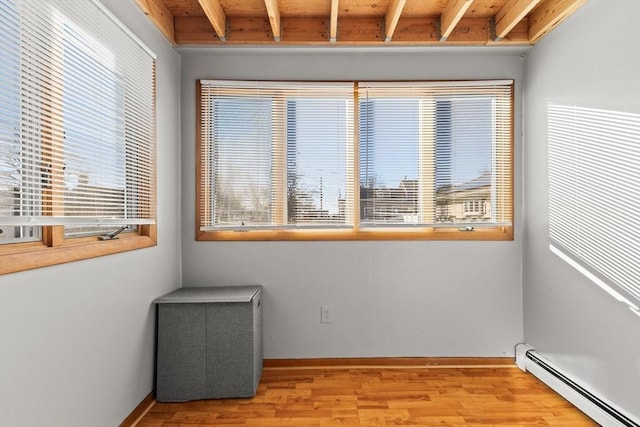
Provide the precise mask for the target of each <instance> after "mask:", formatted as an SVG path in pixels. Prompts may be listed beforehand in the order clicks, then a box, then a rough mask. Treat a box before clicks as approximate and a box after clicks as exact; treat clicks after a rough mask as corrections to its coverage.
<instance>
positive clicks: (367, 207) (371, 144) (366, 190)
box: [360, 98, 420, 224]
mask: <svg viewBox="0 0 640 427" xmlns="http://www.w3.org/2000/svg"><path fill="white" fill-rule="evenodd" d="M419 123H420V119H419V103H418V100H417V99H384V98H376V99H375V100H365V101H361V102H360V221H361V223H362V224H367V223H371V224H373V223H375V224H417V223H419V222H420V219H419V216H418V151H419V150H418V148H419Z"/></svg>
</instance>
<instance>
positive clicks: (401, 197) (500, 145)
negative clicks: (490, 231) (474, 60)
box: [358, 81, 513, 228]
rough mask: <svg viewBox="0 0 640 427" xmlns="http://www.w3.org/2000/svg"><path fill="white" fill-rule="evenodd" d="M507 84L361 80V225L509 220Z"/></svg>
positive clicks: (500, 222) (483, 223)
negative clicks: (471, 206) (472, 205)
mask: <svg viewBox="0 0 640 427" xmlns="http://www.w3.org/2000/svg"><path fill="white" fill-rule="evenodd" d="M512 84H513V83H512V82H511V81H490V82H489V81H476V82H407V83H405V82H398V83H388V82H384V83H377V82H371V83H360V84H359V90H358V96H359V107H360V115H359V126H360V146H359V153H360V216H361V218H360V224H361V227H362V228H367V227H389V226H391V227H399V226H408V227H415V226H428V227H451V226H456V227H461V226H473V227H496V226H503V225H504V226H509V225H511V223H512V188H511V176H512V175H511V169H512V128H511V125H512V115H513V112H512ZM471 201H473V203H474V209H469V206H470V202H471ZM476 208H477V209H476Z"/></svg>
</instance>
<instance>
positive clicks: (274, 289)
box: [181, 48, 523, 358]
mask: <svg viewBox="0 0 640 427" xmlns="http://www.w3.org/2000/svg"><path fill="white" fill-rule="evenodd" d="M435 52H436V51H434V50H430V49H407V50H398V51H395V52H393V53H390V52H388V51H386V50H384V49H370V50H368V51H367V52H366V53H365V52H363V51H362V50H359V49H339V50H336V49H332V50H330V51H328V50H325V49H302V48H298V49H286V48H285V49H262V50H259V51H258V50H255V49H234V50H230V49H218V50H213V51H204V50H189V49H182V50H181V53H183V57H182V64H183V66H182V122H183V123H184V126H183V128H182V168H183V176H182V180H183V185H182V194H183V205H182V206H183V207H182V209H183V211H182V213H183V229H182V234H183V258H182V261H183V282H184V286H206V285H222V284H250V283H259V284H262V285H264V286H265V299H264V301H265V304H264V310H265V311H264V316H265V317H264V334H265V357H267V358H302V357H312V358H313V357H375V356H505V355H513V347H514V345H515V344H516V343H518V342H520V341H522V338H523V337H522V301H521V299H522V298H521V246H522V238H521V232H520V221H519V215H520V202H519V201H520V195H521V192H520V191H517V193H516V194H517V197H516V239H515V241H513V242H402V241H399V242H254V243H251V242H196V241H195V240H194V238H195V237H194V236H195V232H194V230H195V224H194V217H195V200H194V198H195V190H194V189H195V174H194V170H195V166H194V163H195V154H194V147H195V133H194V124H195V97H194V96H195V80H196V79H198V78H214V79H215V78H221V79H258V80H259V79H262V80H265V79H291V80H305V79H306V80H314V79H316V80H351V79H362V80H365V79H368V80H403V79H404V80H410V79H414V80H416V79H425V80H426V79H476V78H477V79H483V78H484V79H503V78H507V79H515V80H516V88H515V89H516V90H515V93H516V123H515V126H516V128H515V130H516V135H517V136H516V143H515V146H516V159H517V161H516V163H517V164H516V188H519V187H520V182H521V181H520V171H521V168H520V162H519V159H520V147H521V144H520V137H519V135H520V131H521V120H520V117H521V109H520V105H521V98H520V95H521V91H522V69H523V63H522V58H521V55H522V51H512V50H509V51H506V52H505V51H500V52H503V53H502V54H498V53H497V52H498V51H496V50H491V49H487V50H483V54H480V53H479V51H478V50H476V49H463V50H455V49H453V50H444V51H442V50H438V51H437V52H438V53H435ZM487 52H488V54H487ZM321 305H330V306H332V307H333V309H334V323H333V324H321V323H320V306H321Z"/></svg>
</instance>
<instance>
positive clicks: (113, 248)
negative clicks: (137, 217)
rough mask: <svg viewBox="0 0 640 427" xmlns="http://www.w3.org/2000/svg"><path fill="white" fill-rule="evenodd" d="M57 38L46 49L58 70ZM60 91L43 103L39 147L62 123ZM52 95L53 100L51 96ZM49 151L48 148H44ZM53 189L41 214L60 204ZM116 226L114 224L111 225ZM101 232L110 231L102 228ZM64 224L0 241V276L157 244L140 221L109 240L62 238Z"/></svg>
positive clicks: (153, 234)
mask: <svg viewBox="0 0 640 427" xmlns="http://www.w3.org/2000/svg"><path fill="white" fill-rule="evenodd" d="M56 43H57V41H56V40H55V39H54V40H52V48H51V51H50V52H49V54H50V61H51V67H52V70H53V69H55V68H57V69H60V68H61V67H62V65H61V64H60V58H61V57H62V56H61V53H60V46H59V45H58V44H56ZM55 75H57V76H58V77H57V78H61V77H60V76H61V75H62V73H61V72H58V73H57V74H56V73H52V78H56V77H53V76H55ZM151 79H152V86H153V94H152V102H153V105H152V112H151V114H152V117H154V118H155V117H156V100H157V97H156V62H155V60H154V61H153V70H152V75H151ZM61 97H62V94H57V95H55V96H54V97H52V100H51V103H50V105H49V106H44V104H43V110H42V115H44V116H46V117H47V118H48V119H47V120H44V121H43V123H44V126H43V127H42V144H43V147H45V148H46V147H50V146H52V145H53V143H54V138H55V137H56V136H55V135H54V134H55V132H54V130H53V128H54V126H53V125H54V124H56V122H62V121H63V118H62V99H61ZM54 98H55V99H54ZM152 138H153V145H154V146H156V145H157V140H156V130H155V126H154V129H153V134H152ZM44 151H45V152H50V151H51V150H46V149H45V150H44ZM155 153H156V150H154V157H153V161H152V166H153V169H152V172H151V182H152V185H151V190H150V193H151V200H152V205H151V213H152V217H154V218H155V217H156V212H157V207H156V197H157V187H156V175H157V170H156V168H157V161H156V154H155ZM59 161H60V159H59V158H57V157H55V156H52V157H51V159H50V161H49V163H50V164H51V165H52V166H51V167H52V170H62V168H61V167H60V166H58V167H54V164H55V163H56V162H59ZM54 194H55V193H54V192H51V191H48V190H46V189H43V191H42V200H43V206H42V210H43V213H44V216H46V215H47V214H48V215H51V212H52V211H53V210H54V208H55V207H56V206H60V205H61V204H63V203H64V201H63V200H62V199H61V198H60V197H59V196H54ZM114 228H117V226H114ZM105 231H107V232H108V231H110V230H108V229H105ZM64 232H65V227H64V226H63V225H53V226H51V225H47V226H40V240H39V241H28V242H18V243H10V242H8V243H2V244H0V275H3V274H9V273H16V272H20V271H25V270H32V269H36V268H41V267H48V266H52V265H58V264H64V263H69V262H73V261H80V260H84V259H90V258H96V257H100V256H104V255H111V254H116V253H120V252H126V251H131V250H136V249H143V248H148V247H153V246H156V245H157V225H156V224H155V223H153V224H142V225H138V226H137V228H136V230H135V231H129V232H123V233H120V234H119V235H118V236H117V238H114V239H111V240H101V239H100V236H99V235H92V236H78V237H65V233H64Z"/></svg>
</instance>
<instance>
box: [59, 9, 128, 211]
mask: <svg viewBox="0 0 640 427" xmlns="http://www.w3.org/2000/svg"><path fill="white" fill-rule="evenodd" d="M63 34H64V43H63V58H64V60H63V70H64V75H63V85H64V94H63V97H62V101H63V103H62V105H63V107H62V114H63V123H64V142H63V144H64V159H63V161H64V176H63V180H64V214H65V216H76V217H77V216H88V217H94V218H114V217H115V218H125V211H124V210H125V205H124V202H125V200H124V190H125V180H126V165H125V144H124V141H125V131H124V90H123V84H124V83H123V82H122V79H121V78H120V77H119V76H118V74H116V73H115V71H114V70H113V69H112V67H113V60H114V58H113V54H112V53H111V52H109V51H106V50H105V49H104V48H103V47H102V46H101V45H100V44H99V43H98V42H97V41H96V40H94V39H93V38H92V37H91V36H90V35H89V34H87V33H86V32H84V31H83V30H81V29H80V28H78V27H77V26H75V25H73V24H72V23H70V22H65V23H64V33H63ZM109 63H111V67H110V66H109ZM79 65H80V66H79Z"/></svg>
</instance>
